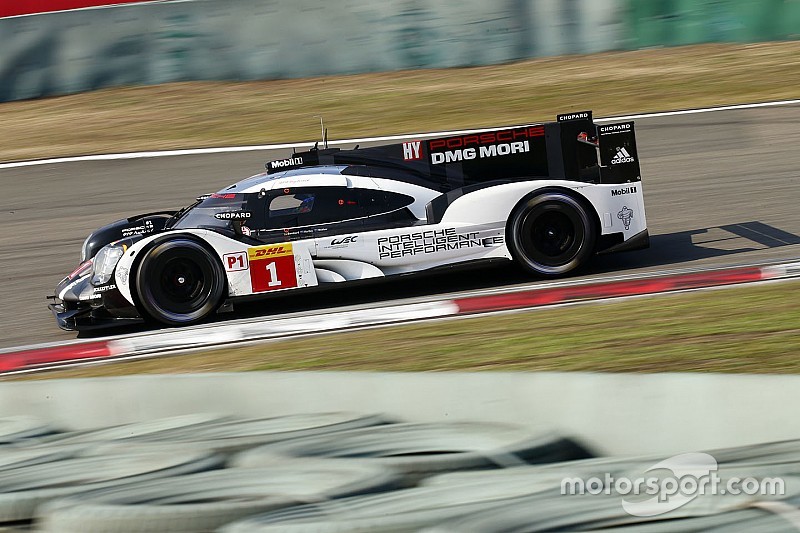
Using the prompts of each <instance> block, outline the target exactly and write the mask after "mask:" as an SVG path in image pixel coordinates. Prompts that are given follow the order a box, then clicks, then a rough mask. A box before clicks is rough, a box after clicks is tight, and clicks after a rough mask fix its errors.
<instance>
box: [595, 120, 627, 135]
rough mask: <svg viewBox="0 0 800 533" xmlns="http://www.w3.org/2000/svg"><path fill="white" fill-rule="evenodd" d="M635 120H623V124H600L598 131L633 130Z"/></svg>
mask: <svg viewBox="0 0 800 533" xmlns="http://www.w3.org/2000/svg"><path fill="white" fill-rule="evenodd" d="M632 127H633V122H623V123H622V124H609V125H607V126H600V127H599V128H598V131H599V132H600V133H621V132H628V131H631V128H632Z"/></svg>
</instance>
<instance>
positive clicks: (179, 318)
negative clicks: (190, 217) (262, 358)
mask: <svg viewBox="0 0 800 533" xmlns="http://www.w3.org/2000/svg"><path fill="white" fill-rule="evenodd" d="M136 291H137V294H138V296H139V301H140V304H141V306H142V308H143V309H144V311H145V313H146V314H147V315H148V316H149V317H150V318H152V319H154V320H156V321H158V322H161V323H163V324H167V325H171V326H177V325H186V324H192V323H195V322H199V321H201V320H203V319H204V318H206V317H208V316H209V315H210V314H211V313H213V312H214V311H216V309H217V308H218V307H219V305H220V303H221V301H222V297H223V295H224V293H225V273H224V272H223V270H222V265H221V264H220V262H219V260H218V259H217V258H216V257H214V256H213V255H212V253H211V252H210V251H209V250H208V249H207V248H206V247H205V246H204V245H203V244H201V243H199V242H197V241H195V240H192V239H187V238H178V239H173V240H168V241H164V242H161V243H159V244H157V245H155V246H154V247H153V248H151V249H150V250H148V251H147V252H146V253H145V256H144V258H143V259H142V261H141V263H140V266H139V269H138V271H137V275H136Z"/></svg>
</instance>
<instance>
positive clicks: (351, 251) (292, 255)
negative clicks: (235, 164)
mask: <svg viewBox="0 0 800 533" xmlns="http://www.w3.org/2000/svg"><path fill="white" fill-rule="evenodd" d="M266 167H267V171H266V172H264V173H261V174H257V175H255V176H252V177H250V178H247V179H245V180H243V181H240V182H238V183H236V184H234V185H231V186H229V187H226V188H224V189H222V190H221V191H219V192H217V193H215V194H210V195H207V196H203V197H201V198H199V199H198V200H197V202H196V203H194V204H192V205H191V206H189V207H186V208H184V209H181V210H179V211H176V212H170V213H150V214H145V215H139V216H135V217H131V218H128V219H124V220H119V221H117V222H114V223H112V224H109V225H108V226H105V227H103V228H101V229H99V230H97V231H95V232H94V233H92V234H91V235H89V237H88V238H87V239H86V241H85V243H84V245H83V250H82V252H81V258H82V262H81V264H80V266H79V267H78V268H77V269H76V270H75V271H74V272H72V273H71V274H70V275H69V276H67V277H66V278H64V279H63V280H62V281H61V282H60V283H59V284H58V286H57V287H56V290H55V295H54V296H51V297H50V298H52V299H53V300H54V302H53V303H52V304H51V305H50V306H49V307H50V309H51V310H52V311H53V313H54V314H55V317H56V320H57V322H58V325H59V326H60V327H61V328H64V329H69V330H75V329H77V330H82V329H89V328H93V327H101V326H107V325H114V324H121V323H125V322H131V321H142V320H152V321H155V322H160V323H162V324H167V325H183V324H191V323H195V322H198V321H201V320H203V319H205V318H206V317H208V316H209V315H211V314H212V313H215V312H216V311H217V310H218V309H220V307H222V306H223V305H224V306H225V308H226V309H230V307H231V305H232V304H235V303H236V302H237V301H241V300H243V299H248V298H254V297H264V296H267V295H270V294H273V293H275V292H277V291H286V290H298V289H303V288H307V287H316V286H320V285H324V284H332V283H339V282H345V281H351V280H364V279H369V278H383V277H387V276H391V275H394V274H407V273H413V272H419V271H423V270H429V269H433V268H436V267H443V266H450V265H454V264H461V263H466V262H474V261H484V260H501V261H502V260H508V261H516V262H517V263H519V265H520V266H521V267H522V268H523V269H525V270H527V271H528V272H530V273H531V274H532V275H535V276H541V277H553V276H562V275H565V274H568V273H570V272H573V271H574V270H575V269H577V268H579V267H581V266H582V265H583V264H585V263H586V262H587V261H588V260H589V259H590V258H591V257H592V256H593V255H595V254H598V253H608V252H617V251H623V250H634V249H640V248H645V247H647V246H648V242H649V240H648V232H647V223H646V220H645V213H644V200H643V196H642V186H641V174H640V170H639V162H638V153H637V150H636V140H635V134H634V127H633V123H632V122H622V123H617V124H605V125H597V124H595V123H594V122H593V120H592V117H591V113H590V112H581V113H572V114H569V115H559V116H558V117H557V121H556V122H551V123H546V124H534V125H526V126H517V127H509V128H504V129H494V130H486V131H479V132H476V133H468V134H463V135H453V136H448V137H441V138H433V139H427V140H418V141H406V142H401V143H396V144H390V145H385V146H378V147H370V148H362V149H358V148H356V149H352V150H339V149H327V148H324V149H317V148H315V149H313V150H310V151H306V152H301V153H294V154H292V155H291V156H290V157H288V158H287V159H282V160H278V161H271V162H269V163H267V165H266Z"/></svg>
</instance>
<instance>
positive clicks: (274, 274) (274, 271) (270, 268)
mask: <svg viewBox="0 0 800 533" xmlns="http://www.w3.org/2000/svg"><path fill="white" fill-rule="evenodd" d="M267 272H268V273H269V277H270V282H269V283H267V287H280V286H281V280H279V279H278V267H277V266H276V265H275V261H272V262H271V263H269V264H268V265H267Z"/></svg>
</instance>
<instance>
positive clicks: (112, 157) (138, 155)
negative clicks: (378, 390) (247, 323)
mask: <svg viewBox="0 0 800 533" xmlns="http://www.w3.org/2000/svg"><path fill="white" fill-rule="evenodd" d="M798 104H800V100H779V101H774V102H759V103H753V104H737V105H728V106H719V107H705V108H699V109H683V110H678V111H663V112H658V113H642V114H639V115H622V116H617V117H606V118H595V119H594V120H595V121H596V122H612V121H615V120H634V119H640V118H657V117H671V116H678V115H694V114H698V113H711V112H714V111H732V110H736V109H756V108H759V107H775V106H786V105H798ZM496 129H498V128H480V129H472V130H454V131H438V132H434V133H413V134H404V135H388V136H383V137H362V138H360V139H342V140H339V141H331V142H329V143H328V144H329V145H333V146H336V145H340V144H361V143H368V142H380V141H400V140H403V139H421V138H426V137H439V136H450V135H468V134H471V133H480V132H484V131H492V130H496ZM311 146H314V143H311V142H297V143H283V144H262V145H252V146H224V147H219V148H190V149H184V150H160V151H149V152H127V153H121V154H98V155H81V156H74V157H57V158H54V159H37V160H34V161H16V162H13V163H0V169H5V168H18V167H32V166H37V165H53V164H59V163H75V162H82V161H116V160H120V159H144V158H150V157H172V156H181V155H204V154H223V153H231V152H256V151H262V150H284V149H289V148H303V147H311Z"/></svg>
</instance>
